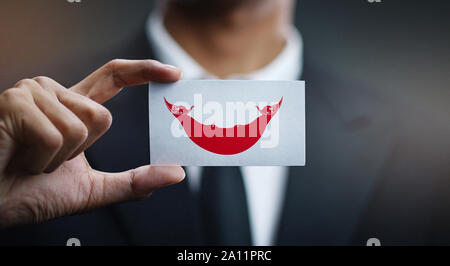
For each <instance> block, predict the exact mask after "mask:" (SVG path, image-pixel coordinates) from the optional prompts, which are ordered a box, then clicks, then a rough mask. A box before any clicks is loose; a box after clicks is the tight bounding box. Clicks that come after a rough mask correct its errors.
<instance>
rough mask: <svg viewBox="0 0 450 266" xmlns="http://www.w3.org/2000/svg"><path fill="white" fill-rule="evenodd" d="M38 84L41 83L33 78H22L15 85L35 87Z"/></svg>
mask: <svg viewBox="0 0 450 266" xmlns="http://www.w3.org/2000/svg"><path fill="white" fill-rule="evenodd" d="M36 86H39V83H37V82H36V81H35V80H33V79H22V80H20V81H18V82H17V83H16V84H15V85H14V87H15V88H34V87H36Z"/></svg>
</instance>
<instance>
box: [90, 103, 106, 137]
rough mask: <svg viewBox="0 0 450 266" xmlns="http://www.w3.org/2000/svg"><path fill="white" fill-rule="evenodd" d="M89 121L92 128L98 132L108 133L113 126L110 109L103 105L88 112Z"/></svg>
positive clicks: (96, 106)
mask: <svg viewBox="0 0 450 266" xmlns="http://www.w3.org/2000/svg"><path fill="white" fill-rule="evenodd" d="M86 112H87V119H88V122H89V124H90V125H91V127H92V128H94V129H95V130H96V131H106V130H108V129H109V128H110V126H111V124H112V115H111V113H110V112H109V110H108V109H106V108H105V107H103V106H102V105H99V104H97V105H95V106H92V107H90V108H88V109H87V110H86Z"/></svg>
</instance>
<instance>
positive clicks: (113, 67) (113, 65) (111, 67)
mask: <svg viewBox="0 0 450 266" xmlns="http://www.w3.org/2000/svg"><path fill="white" fill-rule="evenodd" d="M123 62H124V60H122V59H114V60H112V61H110V62H109V63H108V64H107V71H108V73H109V74H110V76H111V77H112V79H113V82H114V85H115V86H116V87H118V88H122V87H124V86H125V84H126V82H125V81H124V80H123V79H122V77H121V74H120V73H119V72H118V71H117V69H118V68H119V65H120V64H122V63H123Z"/></svg>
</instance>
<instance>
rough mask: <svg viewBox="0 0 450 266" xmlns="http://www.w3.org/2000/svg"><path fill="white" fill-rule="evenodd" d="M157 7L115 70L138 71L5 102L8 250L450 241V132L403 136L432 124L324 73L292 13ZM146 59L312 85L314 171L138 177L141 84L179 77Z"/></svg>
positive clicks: (266, 4)
mask: <svg viewBox="0 0 450 266" xmlns="http://www.w3.org/2000/svg"><path fill="white" fill-rule="evenodd" d="M159 4H160V5H159V6H158V7H157V9H156V10H155V11H154V12H153V13H152V14H151V15H150V16H149V19H148V22H147V24H146V25H145V29H143V30H142V31H141V32H140V33H139V36H137V38H136V40H133V41H132V42H131V43H130V45H129V48H128V49H121V51H108V55H105V56H104V57H103V58H102V59H105V61H106V59H113V58H117V57H120V58H127V59H140V60H136V61H128V60H114V61H111V62H110V63H107V64H106V65H104V66H103V67H101V68H100V69H99V70H97V71H96V72H94V73H93V74H92V75H90V76H89V77H87V78H86V79H85V80H83V81H81V82H80V83H78V84H76V85H74V86H73V87H71V88H63V87H62V86H61V85H60V84H58V83H57V81H55V80H53V79H49V78H44V77H38V78H34V79H29V80H28V79H27V80H23V81H21V82H19V83H17V84H16V86H14V88H12V89H10V90H7V91H6V92H4V93H3V94H1V96H0V101H1V103H2V104H1V105H0V130H1V135H0V136H1V138H0V167H1V170H2V174H1V177H0V182H1V183H0V184H1V185H0V221H1V223H0V224H1V225H3V226H8V227H9V228H7V229H4V230H3V231H2V232H0V243H1V244H3V245H8V244H56V245H60V244H63V243H64V242H65V241H66V240H67V239H68V238H70V237H77V238H79V239H81V240H82V242H83V243H84V244H86V245H89V244H93V245H95V244H103V245H108V244H144V245H145V244H147V245H177V244H178V245H183V244H185V245H203V244H214V245H217V244H223V245H252V244H253V245H275V244H278V245H361V244H364V243H365V240H367V239H369V238H372V237H377V238H380V239H382V240H383V243H385V244H430V243H431V244H436V243H445V242H446V241H450V231H449V230H448V229H447V224H448V222H449V221H450V215H449V212H448V210H449V207H450V206H449V204H450V199H449V196H448V195H450V193H448V192H450V191H448V189H447V187H448V184H449V183H448V181H447V179H448V177H449V176H450V168H449V166H448V164H447V163H446V161H447V158H450V157H449V156H448V155H449V152H450V149H449V147H450V145H449V142H448V140H447V139H446V138H445V137H444V136H445V135H446V134H445V132H448V131H446V130H447V128H446V127H445V125H444V126H443V125H442V124H438V125H437V126H436V125H435V124H433V123H431V122H430V123H428V128H429V131H426V132H423V131H420V130H419V129H420V128H419V127H416V124H414V123H412V124H408V123H406V122H408V121H409V120H408V119H406V117H407V116H414V117H417V118H418V119H419V118H420V119H423V117H420V115H419V116H416V114H414V113H410V112H408V110H406V111H404V110H403V111H402V110H397V109H396V106H395V104H393V103H392V102H390V101H389V100H387V99H386V97H384V96H383V95H377V94H376V93H374V92H373V90H367V89H366V88H364V86H359V85H357V84H353V83H351V82H348V81H344V79H340V78H337V77H335V76H334V75H332V73H324V72H322V71H321V70H320V67H317V63H316V62H314V61H313V60H311V59H309V58H308V57H307V55H304V54H303V49H302V48H303V43H302V38H301V35H300V33H299V32H298V30H297V29H296V28H295V27H294V26H293V24H292V17H293V14H292V10H294V9H293V5H294V4H295V2H294V1H293V0H244V1H242V0H240V1H237V0H236V1H234V0H233V1H229V0H228V1H225V0H193V1H182V0H180V1H177V0H172V1H170V0H169V1H160V2H159ZM149 47H150V49H148V48H149ZM148 58H154V59H157V60H159V61H160V62H162V63H164V64H170V65H174V66H176V67H178V68H179V69H181V71H183V78H184V79H206V78H208V79H211V78H219V79H271V80H293V79H304V80H306V82H307V92H306V101H307V106H306V108H307V110H306V115H307V128H306V130H307V166H306V167H300V168H297V167H293V168H283V167H266V168H260V167H241V168H238V167H228V168H226V167H220V168H215V167H205V168H195V167H187V168H186V169H185V170H186V179H185V181H184V182H180V181H182V179H183V177H184V175H185V173H184V171H183V169H181V168H179V167H153V166H144V167H140V166H142V165H147V164H148V161H149V147H148V101H147V89H146V86H145V85H141V86H138V85H140V84H145V83H148V82H149V81H162V82H175V81H177V80H178V79H179V78H180V76H181V72H180V70H179V69H177V68H174V67H171V66H168V65H164V64H162V63H159V62H157V61H151V60H150V61H149V60H145V59H148ZM105 61H103V62H100V61H98V62H92V64H96V65H102V64H103V63H104V62H105ZM321 63H322V64H323V63H326V62H321ZM345 80H349V79H348V78H347V79H345ZM350 80H351V79H350ZM133 86H134V87H133ZM123 87H127V88H126V89H124V90H123V91H121V93H120V94H119V95H117V96H116V97H114V96H115V95H116V94H117V93H118V92H119V91H120V90H121V89H122V88H123ZM113 97H114V98H113ZM109 99H111V100H110V101H108V103H106V107H107V109H108V110H107V109H105V108H104V107H102V106H101V105H100V104H103V103H104V102H106V101H107V100H109ZM111 117H112V118H113V119H114V123H113V124H112V126H111V128H110V129H109V130H108V128H109V127H110V125H111ZM405 121H406V122H405ZM103 134H104V136H103V137H101V136H102V135H103ZM88 147H90V149H89V150H87V151H86V157H87V160H86V159H85V157H84V155H83V152H84V151H85V150H86V149H87V148H88ZM91 166H92V168H94V169H96V170H92V168H91ZM138 167H140V168H138ZM130 169H134V170H130ZM101 171H102V172H101ZM124 171H125V172H124ZM115 172H119V174H113V173H115ZM176 183H179V184H176ZM172 184H176V185H173V186H170V187H167V188H163V189H161V190H159V191H155V190H156V189H158V188H161V187H163V186H167V185H172ZM150 194H152V196H151V197H149V198H147V197H148V196H149V195H150ZM144 198H146V200H144V201H140V202H133V203H126V204H122V205H113V206H109V207H106V208H101V209H98V210H95V211H92V212H89V213H87V214H84V215H77V216H70V217H65V218H61V219H57V220H55V221H52V222H47V223H44V224H40V225H29V226H25V227H24V226H20V227H17V225H19V224H24V223H39V222H44V221H47V220H50V219H54V218H58V217H61V216H66V215H72V214H76V213H80V212H85V211H88V210H93V209H95V208H98V207H103V206H106V205H109V204H112V203H119V202H124V201H128V200H136V199H144ZM10 226H15V227H12V228H10Z"/></svg>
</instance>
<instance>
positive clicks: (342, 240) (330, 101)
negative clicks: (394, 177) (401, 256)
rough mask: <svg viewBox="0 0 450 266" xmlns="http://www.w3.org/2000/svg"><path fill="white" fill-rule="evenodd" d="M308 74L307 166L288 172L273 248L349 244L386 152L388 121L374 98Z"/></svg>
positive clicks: (323, 77) (313, 74) (306, 73)
mask: <svg viewBox="0 0 450 266" xmlns="http://www.w3.org/2000/svg"><path fill="white" fill-rule="evenodd" d="M307 66H308V65H307ZM308 70H309V69H308ZM308 70H306V72H305V77H306V84H307V86H306V92H307V93H306V95H307V96H306V97H307V98H306V102H307V119H306V120H307V127H306V130H307V134H306V136H307V141H306V143H307V147H306V149H307V156H306V158H307V159H306V167H292V168H290V173H289V181H288V186H287V191H286V198H285V205H284V209H283V212H282V217H281V220H280V227H279V234H278V244H280V245H316V244H317V245H319V244H330V245H343V244H352V243H351V241H352V239H353V234H354V230H355V228H357V226H358V223H359V221H360V219H361V216H362V215H364V210H365V209H366V208H365V207H366V206H367V204H368V201H369V198H370V195H371V192H372V189H373V187H374V184H375V182H376V180H377V177H378V175H379V173H380V172H381V169H382V167H383V165H384V159H383V158H386V157H387V156H385V154H386V153H387V152H388V151H389V147H390V140H389V138H388V136H387V135H386V138H383V137H380V136H381V135H380V134H383V133H384V132H383V130H382V129H384V128H385V127H386V122H387V121H383V120H380V119H378V118H377V114H376V112H377V108H376V105H375V104H373V103H372V102H371V101H372V100H374V98H371V97H368V96H367V95H365V94H364V92H363V91H358V90H356V89H355V90H353V89H352V88H351V87H349V86H348V85H347V86H345V85H342V84H343V83H342V82H338V81H335V80H333V79H332V78H330V77H329V76H327V75H324V74H323V73H322V74H321V73H318V72H311V71H310V70H309V72H308ZM316 77H317V79H316Z"/></svg>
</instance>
